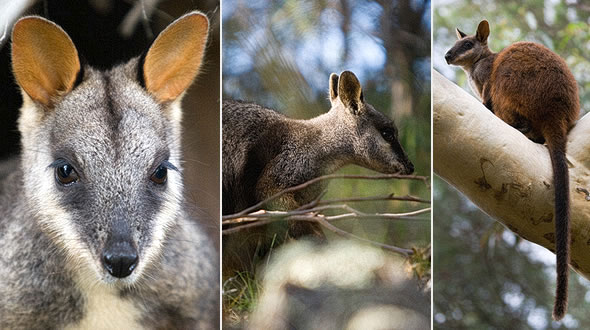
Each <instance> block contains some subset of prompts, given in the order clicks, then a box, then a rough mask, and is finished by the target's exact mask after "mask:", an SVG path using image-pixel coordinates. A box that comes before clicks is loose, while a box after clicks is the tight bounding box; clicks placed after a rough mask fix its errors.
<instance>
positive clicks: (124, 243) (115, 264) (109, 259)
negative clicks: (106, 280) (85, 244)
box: [102, 239, 138, 278]
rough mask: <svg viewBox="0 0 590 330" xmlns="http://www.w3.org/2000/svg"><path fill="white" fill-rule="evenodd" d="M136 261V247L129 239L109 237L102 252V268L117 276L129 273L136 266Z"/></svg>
mask: <svg viewBox="0 0 590 330" xmlns="http://www.w3.org/2000/svg"><path fill="white" fill-rule="evenodd" d="M137 261H138V257H137V249H135V247H133V244H132V243H131V242H130V241H129V240H125V239H123V240H115V239H111V240H109V241H108V242H107V244H106V246H105V248H104V250H103V252H102V263H103V265H104V268H105V269H106V270H107V271H108V272H109V274H111V275H113V276H114V277H117V278H124V277H127V276H129V275H131V273H132V272H133V270H134V269H135V267H136V266H137Z"/></svg>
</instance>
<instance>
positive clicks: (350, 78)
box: [338, 71, 364, 114]
mask: <svg viewBox="0 0 590 330" xmlns="http://www.w3.org/2000/svg"><path fill="white" fill-rule="evenodd" d="M338 96H339V97H340V101H342V103H343V104H344V105H345V106H346V107H347V108H350V109H352V112H353V113H354V114H357V113H358V111H359V108H360V105H361V103H362V102H363V101H364V100H363V90H362V88H361V83H360V82H359V80H358V78H357V77H356V76H355V75H354V73H352V72H350V71H344V72H342V73H341V74H340V79H339V81H338Z"/></svg>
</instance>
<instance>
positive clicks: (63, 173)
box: [55, 163, 78, 186]
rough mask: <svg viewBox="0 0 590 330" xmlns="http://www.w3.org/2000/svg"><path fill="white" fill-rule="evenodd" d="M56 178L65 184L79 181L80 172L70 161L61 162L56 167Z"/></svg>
mask: <svg viewBox="0 0 590 330" xmlns="http://www.w3.org/2000/svg"><path fill="white" fill-rule="evenodd" d="M55 179H56V180H57V181H58V182H59V183H61V184H62V185H64V186H67V185H70V184H72V183H74V182H76V181H78V173H77V172H76V170H75V169H74V167H72V165H70V164H68V163H64V164H60V165H58V166H56V167H55Z"/></svg>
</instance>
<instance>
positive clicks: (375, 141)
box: [328, 71, 414, 174]
mask: <svg viewBox="0 0 590 330" xmlns="http://www.w3.org/2000/svg"><path fill="white" fill-rule="evenodd" d="M330 101H331V103H332V108H331V109H330V111H329V114H334V115H335V117H337V118H339V121H338V124H337V125H338V126H339V127H337V129H335V130H334V134H342V136H341V139H342V140H351V141H352V149H353V155H354V156H353V159H352V162H354V163H355V164H357V165H360V166H363V167H366V168H369V169H372V170H375V171H378V172H382V173H400V174H411V173H413V172H414V165H413V164H412V162H411V161H410V160H409V159H408V156H407V155H406V153H405V152H404V149H403V148H402V146H401V144H400V143H399V140H398V130H397V128H396V126H395V124H394V123H393V121H392V120H391V119H389V118H387V117H386V116H385V115H384V114H382V113H381V112H379V111H377V110H375V108H373V106H372V105H370V104H369V103H366V102H365V100H364V97H363V91H362V87H361V84H360V82H359V80H358V79H357V77H356V76H355V75H354V73H352V72H350V71H344V72H342V73H341V74H340V77H338V75H336V74H334V73H332V74H331V75H330ZM328 129H329V128H328ZM347 135H348V136H347Z"/></svg>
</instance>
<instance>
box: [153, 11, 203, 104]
mask: <svg viewBox="0 0 590 330" xmlns="http://www.w3.org/2000/svg"><path fill="white" fill-rule="evenodd" d="M208 26H209V23H208V21H207V18H206V17H205V16H204V15H202V14H198V13H193V14H189V15H186V16H184V17H181V18H180V19H178V20H177V21H176V22H174V23H172V24H171V25H170V26H168V27H167V28H166V29H165V30H164V31H163V32H162V33H161V34H160V35H159V36H158V38H156V41H155V42H154V44H153V45H152V47H151V48H150V49H149V51H148V54H147V55H146V58H145V61H144V65H143V70H144V79H145V83H146V88H147V90H148V91H149V92H150V93H152V94H153V95H154V96H155V97H156V99H157V100H158V101H159V102H168V101H173V100H175V99H176V98H178V97H179V96H180V95H181V94H182V93H183V92H184V91H185V90H186V89H187V88H188V87H189V86H190V85H191V83H192V81H193V80H194V78H195V76H196V75H197V73H198V71H199V67H200V65H201V61H202V58H203V53H204V49H205V45H206V41H207V35H208Z"/></svg>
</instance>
